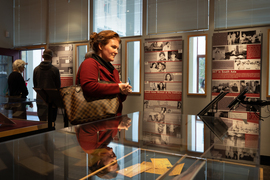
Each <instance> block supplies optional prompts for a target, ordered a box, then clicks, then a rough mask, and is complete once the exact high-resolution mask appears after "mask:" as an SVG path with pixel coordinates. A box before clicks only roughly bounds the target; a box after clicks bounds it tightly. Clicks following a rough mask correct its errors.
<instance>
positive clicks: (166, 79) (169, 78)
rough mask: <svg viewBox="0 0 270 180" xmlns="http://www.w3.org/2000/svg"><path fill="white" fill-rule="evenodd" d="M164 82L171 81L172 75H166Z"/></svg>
mask: <svg viewBox="0 0 270 180" xmlns="http://www.w3.org/2000/svg"><path fill="white" fill-rule="evenodd" d="M164 80H165V81H172V75H171V73H167V74H166V75H165V78H164Z"/></svg>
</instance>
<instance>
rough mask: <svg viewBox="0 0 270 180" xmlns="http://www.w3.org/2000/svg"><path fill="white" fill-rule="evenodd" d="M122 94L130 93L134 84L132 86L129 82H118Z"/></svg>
mask: <svg viewBox="0 0 270 180" xmlns="http://www.w3.org/2000/svg"><path fill="white" fill-rule="evenodd" d="M118 86H119V89H120V92H121V94H125V95H128V94H129V93H131V92H132V89H131V88H132V86H130V85H129V84H128V83H119V84H118Z"/></svg>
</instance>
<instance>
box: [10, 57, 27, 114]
mask: <svg viewBox="0 0 270 180" xmlns="http://www.w3.org/2000/svg"><path fill="white" fill-rule="evenodd" d="M25 64H26V63H25V62H24V61H23V60H21V59H17V60H16V61H14V62H13V64H12V68H13V72H12V73H10V75H9V76H8V90H9V97H10V98H9V102H11V101H13V102H23V101H25V100H26V96H27V95H28V90H27V87H26V84H25V81H24V79H23V76H22V74H21V73H22V72H23V71H24V69H25ZM25 105H26V104H25V103H20V104H19V105H18V106H17V107H14V108H13V109H12V110H13V113H14V112H16V111H20V113H16V114H18V117H16V118H20V119H26V108H25ZM30 107H32V103H30ZM14 118H15V117H14Z"/></svg>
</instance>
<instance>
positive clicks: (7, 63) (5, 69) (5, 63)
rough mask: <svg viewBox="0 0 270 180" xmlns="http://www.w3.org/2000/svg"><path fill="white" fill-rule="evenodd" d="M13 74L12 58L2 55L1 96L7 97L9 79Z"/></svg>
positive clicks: (0, 72) (0, 64)
mask: <svg viewBox="0 0 270 180" xmlns="http://www.w3.org/2000/svg"><path fill="white" fill-rule="evenodd" d="M11 72H12V56H3V55H0V84H1V86H0V96H5V95H6V92H7V89H8V84H7V78H8V76H9V74H10V73H11Z"/></svg>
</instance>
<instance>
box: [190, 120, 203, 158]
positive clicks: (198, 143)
mask: <svg viewBox="0 0 270 180" xmlns="http://www.w3.org/2000/svg"><path fill="white" fill-rule="evenodd" d="M187 118H188V122H189V123H188V124H187V141H188V143H187V144H188V145H187V146H188V150H189V151H194V152H199V153H203V152H204V123H203V121H201V120H200V119H198V118H197V116H194V115H188V117H187Z"/></svg>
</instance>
